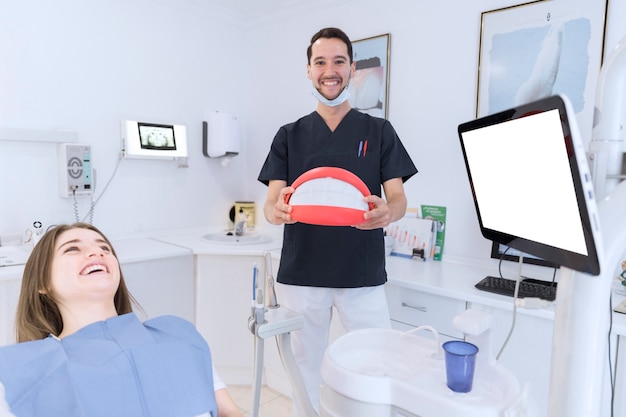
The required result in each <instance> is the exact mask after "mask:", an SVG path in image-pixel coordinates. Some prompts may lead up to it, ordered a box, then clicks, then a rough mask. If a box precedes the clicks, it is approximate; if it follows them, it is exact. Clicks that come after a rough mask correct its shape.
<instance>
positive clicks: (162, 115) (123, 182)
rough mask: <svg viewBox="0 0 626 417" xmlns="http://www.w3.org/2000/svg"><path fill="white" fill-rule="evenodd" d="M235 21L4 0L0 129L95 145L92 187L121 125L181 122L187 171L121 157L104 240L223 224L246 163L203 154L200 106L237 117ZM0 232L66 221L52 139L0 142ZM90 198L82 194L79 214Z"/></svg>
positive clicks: (68, 2) (106, 1)
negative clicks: (54, 133) (59, 132)
mask: <svg viewBox="0 0 626 417" xmlns="http://www.w3.org/2000/svg"><path fill="white" fill-rule="evenodd" d="M245 39H246V38H245V30H244V28H243V26H242V22H241V19H240V18H239V17H236V16H231V15H229V14H226V13H223V12H221V11H217V10H213V9H211V8H208V7H206V6H204V5H201V3H199V2H194V1H175V0H130V1H128V0H96V1H90V2H84V1H80V0H60V1H54V2H48V1H43V0H25V1H19V2H8V1H6V2H3V4H2V6H0V57H1V58H0V63H1V64H0V127H3V128H28V129H46V130H54V129H59V128H61V129H70V130H73V131H76V132H77V133H78V140H79V142H80V143H86V144H90V145H92V159H93V165H94V167H95V168H96V169H97V182H98V186H99V189H98V190H97V191H96V196H98V195H99V193H100V192H101V191H102V189H103V188H104V184H105V183H106V182H107V181H108V179H109V178H110V177H111V176H112V174H113V171H114V169H115V166H116V163H117V161H118V156H119V152H120V149H121V146H120V120H121V119H128V118H129V119H131V120H137V119H139V120H141V121H147V122H157V123H158V122H163V123H178V124H184V125H186V126H187V129H188V140H189V146H190V149H191V150H192V151H191V154H190V157H189V168H187V169H181V168H177V165H176V163H174V161H154V160H123V161H122V162H121V164H120V167H119V170H118V172H117V174H116V175H115V177H114V178H113V180H112V182H111V185H110V186H109V188H108V191H107V192H106V194H105V195H104V196H103V197H102V199H101V200H100V202H99V203H98V205H97V207H96V213H95V217H94V224H96V225H97V226H99V227H101V228H102V229H103V230H104V231H105V232H107V233H108V234H110V235H123V234H126V233H132V232H139V231H151V230H159V229H166V228H177V227H189V226H199V225H208V224H211V223H217V222H218V221H219V222H220V223H223V224H224V225H225V224H226V221H227V213H228V208H229V207H230V205H231V202H232V201H234V200H236V199H238V198H245V197H246V196H245V195H243V194H242V193H241V192H239V190H242V189H244V188H245V186H244V184H245V182H246V176H245V175H243V173H242V170H243V169H244V168H245V161H244V160H243V159H242V158H239V159H235V160H233V163H232V164H231V165H230V166H228V167H226V168H223V167H222V166H221V165H220V164H219V162H218V161H215V160H209V159H207V158H205V157H204V156H202V151H201V149H202V147H201V121H202V114H203V113H204V112H205V111H207V110H221V111H227V112H232V113H235V114H239V115H241V116H242V118H243V119H244V120H245V114H244V113H245V110H246V108H247V105H246V101H247V96H246V94H245V90H246V89H245V82H242V80H245V79H246V74H247V65H246V64H247V62H246V53H245ZM0 173H1V176H0V178H1V182H0V195H1V197H0V233H6V232H13V231H23V230H24V229H26V227H28V226H29V225H30V224H32V222H33V220H40V221H42V222H43V223H44V225H46V226H47V225H50V224H54V223H58V222H72V221H73V220H74V209H73V201H72V199H63V198H61V197H59V193H58V185H57V164H56V146H55V145H53V144H46V143H23V142H0ZM88 200H89V199H85V198H83V199H79V204H78V209H79V214H80V218H82V217H83V216H84V215H85V214H87V211H88V209H89V201H88Z"/></svg>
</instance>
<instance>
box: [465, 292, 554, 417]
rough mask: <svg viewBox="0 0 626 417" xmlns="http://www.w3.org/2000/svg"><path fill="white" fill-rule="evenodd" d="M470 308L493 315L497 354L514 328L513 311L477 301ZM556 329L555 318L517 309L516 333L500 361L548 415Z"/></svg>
mask: <svg viewBox="0 0 626 417" xmlns="http://www.w3.org/2000/svg"><path fill="white" fill-rule="evenodd" d="M511 303H512V300H511ZM469 307H470V308H474V309H477V310H483V311H488V312H490V313H492V314H493V318H494V323H493V328H492V330H491V342H492V346H491V348H492V352H493V354H494V355H497V354H498V352H499V351H500V350H501V349H502V347H503V344H504V343H505V341H506V339H507V335H508V333H509V331H510V329H511V325H512V323H513V312H512V311H511V310H503V309H499V308H494V307H486V306H484V305H481V304H477V303H472V304H471V305H470V306H469ZM553 329H554V321H553V320H552V319H549V318H545V317H541V316H535V315H531V314H524V313H523V312H521V311H520V310H518V311H517V317H516V319H515V327H514V328H513V333H512V334H511V337H510V339H509V340H508V342H507V344H506V346H505V347H504V350H502V354H501V355H500V358H499V360H498V362H499V363H500V364H501V365H502V366H504V367H505V368H507V369H508V370H509V371H511V372H512V373H513V374H514V375H515V377H516V378H517V380H518V382H519V384H520V386H521V387H522V388H524V387H528V389H529V400H530V402H531V404H532V405H533V406H534V407H536V409H537V410H538V413H539V414H537V415H540V416H545V415H546V413H547V410H548V394H549V388H550V366H551V358H552V333H553Z"/></svg>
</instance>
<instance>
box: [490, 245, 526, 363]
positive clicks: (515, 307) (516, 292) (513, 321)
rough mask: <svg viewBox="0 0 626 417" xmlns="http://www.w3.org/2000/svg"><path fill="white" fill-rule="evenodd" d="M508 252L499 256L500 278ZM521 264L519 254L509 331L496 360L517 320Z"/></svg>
mask: <svg viewBox="0 0 626 417" xmlns="http://www.w3.org/2000/svg"><path fill="white" fill-rule="evenodd" d="M508 250H509V248H508V247H507V248H506V250H505V251H504V252H503V253H502V255H501V256H500V263H499V264H498V271H499V272H500V277H502V259H503V258H504V255H505V254H506V252H507V251H508ZM523 262H524V254H523V253H521V252H520V254H519V263H518V270H517V278H516V280H515V290H514V292H513V319H512V321H511V328H510V329H509V334H507V336H506V339H504V343H503V344H502V347H501V348H500V351H499V352H498V354H497V355H496V360H498V359H500V355H502V352H504V348H505V347H506V345H507V344H508V343H509V340H510V339H511V335H512V334H513V330H514V329H515V322H516V320H517V295H518V293H519V283H520V281H521V280H522V263H523Z"/></svg>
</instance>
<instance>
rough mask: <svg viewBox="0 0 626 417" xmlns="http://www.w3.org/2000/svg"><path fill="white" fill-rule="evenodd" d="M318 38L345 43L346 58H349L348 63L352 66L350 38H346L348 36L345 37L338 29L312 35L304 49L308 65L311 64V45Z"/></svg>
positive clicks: (323, 30) (328, 29)
mask: <svg viewBox="0 0 626 417" xmlns="http://www.w3.org/2000/svg"><path fill="white" fill-rule="evenodd" d="M320 38H327V39H332V38H337V39H340V40H342V41H343V43H345V44H346V47H347V48H348V56H349V57H350V63H351V64H352V42H350V38H349V37H348V35H346V34H345V32H344V31H343V30H341V29H338V28H324V29H320V30H319V32H317V33H316V34H315V35H313V37H312V38H311V44H310V45H309V47H308V48H307V49H306V57H307V63H308V64H310V63H311V55H312V54H313V44H314V43H315V41H316V40H318V39H320Z"/></svg>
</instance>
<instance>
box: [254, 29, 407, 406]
mask: <svg viewBox="0 0 626 417" xmlns="http://www.w3.org/2000/svg"><path fill="white" fill-rule="evenodd" d="M306 69H307V75H308V78H309V79H310V80H311V83H312V87H313V88H312V94H313V95H314V97H315V98H316V99H317V100H318V103H317V108H316V110H315V111H314V112H312V113H310V114H308V115H306V116H304V117H302V118H300V119H299V120H297V121H295V122H294V123H290V124H287V125H285V126H283V127H281V128H280V129H279V130H278V133H276V136H275V137H274V140H273V142H272V145H271V148H270V151H269V154H268V155H267V159H266V160H265V163H264V165H263V167H262V169H261V172H260V174H259V176H258V180H259V181H261V182H262V183H264V184H265V185H267V186H268V190H267V198H266V201H265V204H264V207H263V212H264V215H265V218H266V219H267V221H268V222H269V223H271V224H275V225H280V224H284V225H285V227H284V238H283V247H282V252H281V259H280V267H279V271H278V276H277V281H278V282H279V284H278V286H277V289H278V290H279V291H280V292H281V293H282V294H281V300H283V304H284V305H285V306H286V307H288V308H290V309H292V310H294V311H296V312H298V313H300V314H302V315H303V316H304V327H303V329H301V330H297V331H295V332H294V333H293V334H292V350H293V353H294V356H295V358H296V362H297V363H298V366H299V370H300V373H301V375H302V377H303V380H304V382H305V385H306V388H307V391H308V395H309V398H310V400H311V403H312V405H313V407H314V409H315V410H316V411H318V412H319V393H318V391H319V387H320V384H321V382H322V380H321V374H320V368H321V364H322V359H323V355H324V350H325V349H326V346H327V344H328V337H329V327H330V322H331V315H332V308H333V307H335V308H336V310H337V312H338V314H339V318H340V319H341V323H342V324H343V327H344V328H345V329H346V330H347V331H352V330H357V329H362V328H368V327H389V326H390V319H389V311H388V308H387V301H386V298H385V292H384V289H383V284H384V283H385V282H386V281H387V274H386V271H385V255H384V242H383V228H384V227H386V226H387V225H388V224H389V223H390V222H393V221H395V220H398V219H400V218H401V217H402V216H403V215H404V213H405V211H406V205H407V200H406V196H405V193H404V185H403V183H404V182H405V181H406V180H408V179H409V178H410V177H411V176H413V175H414V174H415V173H416V172H417V169H416V168H415V166H414V164H413V162H412V161H411V158H410V157H409V155H408V153H407V152H406V150H405V148H404V146H403V145H402V143H401V142H400V139H399V138H398V136H397V134H396V132H395V130H394V128H393V127H392V126H391V123H389V122H388V121H387V120H385V119H381V118H375V117H372V116H369V115H367V114H363V113H360V112H358V111H356V110H354V109H352V108H351V106H350V103H349V101H348V98H349V93H348V88H347V87H348V83H349V82H350V79H351V78H352V76H353V75H354V73H355V71H356V64H355V62H353V54H352V44H351V42H350V39H349V38H348V36H347V35H346V34H345V33H344V32H343V31H341V30H340V29H337V28H325V29H322V30H320V31H319V32H317V33H316V34H315V35H313V37H312V39H311V43H310V45H309V46H308V48H307V66H306ZM322 166H332V167H339V168H343V169H347V170H349V171H351V172H352V173H354V174H355V175H357V176H358V177H359V178H361V180H363V182H364V183H365V184H366V185H367V187H368V188H369V191H370V193H371V196H369V197H365V201H366V202H367V203H371V204H370V205H371V206H373V208H372V209H370V210H369V211H367V212H365V213H364V215H363V222H362V223H360V224H358V225H354V226H347V227H344V226H319V225H311V224H305V223H299V222H295V221H294V220H293V219H292V218H291V215H290V213H291V207H290V206H289V205H288V204H286V203H285V196H287V195H289V194H291V193H293V192H294V188H293V187H291V186H290V184H292V183H293V181H294V180H295V179H296V178H297V177H298V176H300V175H301V174H302V173H304V172H306V171H308V170H310V169H312V168H317V167H322ZM381 186H382V190H381ZM383 190H384V195H385V198H382V191H383ZM300 413H302V411H300Z"/></svg>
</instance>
